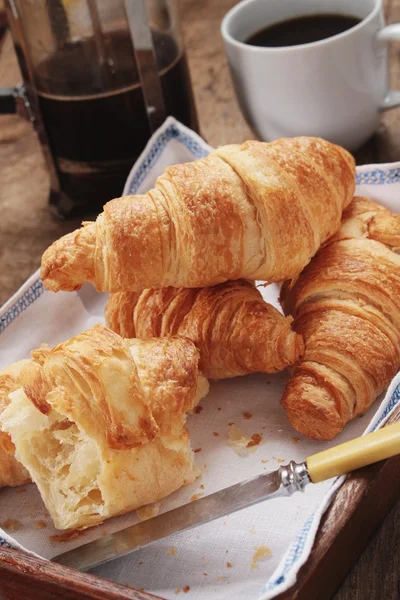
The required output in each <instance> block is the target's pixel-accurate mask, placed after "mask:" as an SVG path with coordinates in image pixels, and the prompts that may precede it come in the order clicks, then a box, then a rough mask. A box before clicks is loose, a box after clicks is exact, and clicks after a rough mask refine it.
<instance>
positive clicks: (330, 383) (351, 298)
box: [282, 198, 400, 439]
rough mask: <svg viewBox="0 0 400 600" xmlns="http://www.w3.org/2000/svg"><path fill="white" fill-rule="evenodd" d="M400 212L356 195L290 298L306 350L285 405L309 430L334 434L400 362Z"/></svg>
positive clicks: (287, 292) (319, 435)
mask: <svg viewBox="0 0 400 600" xmlns="http://www.w3.org/2000/svg"><path fill="white" fill-rule="evenodd" d="M399 248H400V215H394V214H392V213H391V212H389V211H388V210H387V209H385V208H383V207H382V206H380V205H379V204H376V203H375V202H372V201H370V200H368V199H366V198H355V199H354V200H353V202H352V203H351V204H350V206H349V207H348V209H347V210H346V211H345V213H344V215H343V223H342V227H341V229H340V231H339V232H338V234H337V235H336V236H335V237H334V238H333V239H332V240H331V241H330V242H329V243H328V244H327V245H326V246H325V247H324V248H322V249H321V250H320V251H319V253H318V254H317V255H316V256H315V258H314V259H313V260H312V261H311V263H310V264H309V265H308V266H307V267H306V268H305V269H304V271H303V273H302V274H301V275H300V277H299V278H298V280H297V281H296V282H295V284H294V286H293V287H292V288H291V287H290V285H288V284H285V285H284V287H283V290H282V300H283V304H284V307H285V311H286V312H290V313H291V314H293V316H294V318H295V322H294V325H295V329H296V331H297V332H298V333H301V334H302V335H303V336H304V342H305V353H304V355H303V357H302V359H301V360H300V363H299V364H298V365H297V366H296V368H295V371H294V373H293V375H292V377H291V378H290V380H289V382H288V384H287V387H286V390H285V393H284V396H283V399H282V404H283V406H284V408H285V410H286V414H287V416H288V418H289V421H290V422H291V424H292V425H293V426H294V427H295V428H296V429H297V430H298V431H301V432H302V433H304V434H305V435H307V436H309V437H312V438H316V439H332V438H333V437H335V435H337V434H338V433H339V432H340V431H341V430H342V429H343V427H344V426H345V424H346V423H347V422H348V421H349V420H350V419H353V418H354V417H355V416H357V415H362V414H363V413H364V412H365V411H366V410H367V409H368V408H369V406H370V405H371V404H372V402H373V401H374V400H375V399H376V398H377V396H378V395H379V394H380V393H381V392H382V391H383V390H384V389H385V388H386V387H387V385H388V384H389V382H390V380H391V379H392V378H393V376H394V375H395V373H396V371H397V370H398V368H399V366H400V256H399V254H398V249H399Z"/></svg>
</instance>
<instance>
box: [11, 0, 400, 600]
mask: <svg viewBox="0 0 400 600" xmlns="http://www.w3.org/2000/svg"><path fill="white" fill-rule="evenodd" d="M349 2H350V0H349ZM235 3H236V2H235V1H234V0H218V1H217V0H181V8H182V17H183V25H184V32H185V40H186V48H187V52H188V57H189V64H190V68H191V74H192V81H193V86H194V91H195V98H196V104H197V109H198V113H199V118H200V127H201V131H202V135H203V136H204V137H205V139H206V140H207V141H208V142H209V143H210V144H211V145H215V146H216V145H221V144H226V143H231V142H240V141H242V140H245V139H249V138H252V137H254V134H253V133H252V132H251V130H250V129H249V128H248V126H247V125H246V123H245V122H244V120H243V117H242V116H241V114H240V111H239V108H238V105H237V103H236V100H235V98H234V94H233V90H232V85H231V81H230V77H229V73H228V69H227V65H226V60H225V57H224V54H223V48H222V42H221V38H220V34H219V26H220V22H221V19H222V17H223V15H224V14H225V13H226V12H227V10H229V8H230V7H231V6H233V5H234V4H235ZM1 4H2V2H1V0H0V7H1ZM384 4H385V11H386V17H387V21H388V22H396V21H398V22H400V0H385V2H384ZM19 77H20V76H19V71H18V67H17V65H16V61H15V57H14V53H13V49H12V43H11V40H10V39H9V37H8V36H6V38H5V41H4V44H3V46H2V48H1V51H0V86H7V85H14V84H16V83H17V82H18V81H19ZM391 78H392V86H393V87H396V88H399V89H400V43H399V44H393V45H392V49H391ZM395 160H400V109H397V110H393V111H390V112H387V113H385V114H384V115H383V117H382V125H381V127H380V129H379V131H378V132H377V134H376V136H374V138H373V139H372V140H371V141H370V142H369V143H368V144H367V145H366V147H365V148H363V149H361V151H360V152H359V153H358V154H357V161H358V163H359V164H361V163H372V162H389V161H395ZM48 189H49V184H48V177H47V173H46V171H45V168H44V162H43V158H42V156H41V153H40V148H39V145H38V142H37V139H36V134H35V133H34V131H33V129H32V127H31V125H29V124H28V123H25V122H23V121H22V120H21V119H19V117H17V116H0V305H1V304H2V303H3V302H4V301H5V300H7V298H8V297H9V296H10V295H11V294H12V293H14V292H15V291H16V290H17V289H18V287H19V286H20V285H21V284H22V283H23V282H24V281H25V279H26V278H27V277H28V276H29V275H30V274H31V273H32V272H33V271H34V270H35V269H36V268H37V267H38V266H39V263H40V256H41V254H42V252H43V250H44V249H45V248H46V247H47V246H48V245H49V244H50V243H51V242H52V241H53V240H54V239H56V238H57V237H59V236H60V235H63V234H64V233H66V232H67V231H70V230H71V229H73V228H75V227H76V226H77V225H78V222H77V221H69V222H66V223H61V222H60V221H58V220H56V219H55V218H54V217H52V215H51V214H50V212H49V210H48V207H47V194H48ZM398 476H400V473H399V474H398ZM382 493H383V494H384V493H385V492H384V490H383V491H382ZM350 599H351V600H353V599H354V600H398V599H400V504H399V505H398V506H397V507H396V508H395V509H394V510H393V511H392V513H391V514H390V515H389V517H388V518H387V519H386V521H385V523H384V525H383V526H382V528H381V529H380V531H379V532H378V534H377V535H376V537H375V538H374V539H373V541H372V542H371V543H370V545H369V546H368V547H367V549H366V550H365V552H364V554H363V555H362V557H361V559H360V560H359V562H358V564H357V565H356V566H355V567H354V569H353V570H352V571H351V573H350V574H349V576H348V577H347V579H346V580H345V582H344V583H343V585H342V587H341V589H340V590H339V592H338V593H337V595H336V596H335V600H350ZM310 600H319V599H317V598H310ZM321 600H325V599H321Z"/></svg>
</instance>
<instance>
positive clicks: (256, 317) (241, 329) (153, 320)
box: [106, 280, 303, 379]
mask: <svg viewBox="0 0 400 600" xmlns="http://www.w3.org/2000/svg"><path fill="white" fill-rule="evenodd" d="M106 320H107V325H108V326H109V327H110V328H111V329H112V330H113V331H116V332H117V333H119V334H120V335H122V336H123V337H127V338H130V337H138V338H143V339H146V338H149V337H164V336H169V335H182V336H185V337H187V338H189V339H191V340H192V341H193V342H194V343H195V344H196V346H197V348H198V349H199V351H200V369H201V371H202V372H203V373H204V375H206V377H209V378H211V379H222V378H225V377H235V376H237V375H246V374H247V373H253V372H256V371H261V372H263V373H274V372H276V371H280V370H282V369H284V368H285V367H287V366H289V365H292V364H293V363H295V362H296V360H297V359H298V357H299V355H300V354H301V352H302V351H303V341H302V338H301V336H300V335H297V334H296V333H294V332H293V331H292V329H291V326H290V325H291V322H292V320H293V319H292V318H291V317H287V318H285V317H284V316H283V315H282V314H281V313H280V312H279V311H278V310H276V308H274V307H273V306H271V305H270V304H268V303H267V302H265V301H264V300H263V298H262V296H261V294H260V292H259V291H258V290H257V288H256V287H255V286H254V285H253V284H252V283H250V282H247V281H240V280H239V281H233V282H228V283H222V284H220V285H217V286H214V287H211V288H192V289H188V288H171V287H169V288H162V289H159V290H156V289H150V290H145V291H144V292H142V293H141V294H139V293H135V292H120V293H115V294H111V295H110V298H109V301H108V304H107V307H106Z"/></svg>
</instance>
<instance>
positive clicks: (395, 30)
mask: <svg viewBox="0 0 400 600" xmlns="http://www.w3.org/2000/svg"><path fill="white" fill-rule="evenodd" d="M377 40H378V42H382V43H383V44H388V43H389V42H396V41H397V42H400V23H393V24H392V25H387V27H384V28H383V29H381V30H380V31H379V33H378V35H377ZM396 106H400V91H397V90H389V91H388V93H387V94H386V97H385V98H384V100H383V102H382V104H381V106H380V107H379V109H380V110H381V111H384V110H388V109H389V108H395V107H396Z"/></svg>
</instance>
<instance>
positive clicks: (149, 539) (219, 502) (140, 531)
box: [52, 461, 310, 571]
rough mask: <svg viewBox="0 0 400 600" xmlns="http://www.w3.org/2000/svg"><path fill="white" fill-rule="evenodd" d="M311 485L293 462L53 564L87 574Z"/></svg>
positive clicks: (65, 555) (61, 557) (302, 468)
mask: <svg viewBox="0 0 400 600" xmlns="http://www.w3.org/2000/svg"><path fill="white" fill-rule="evenodd" d="M309 481H310V479H309V477H308V473H307V468H306V465H305V463H301V464H297V463H295V462H293V461H292V462H290V463H289V464H288V465H286V466H281V467H280V468H279V469H278V470H277V471H273V472H272V473H263V474H262V475H257V476H256V477H253V478H252V479H248V480H247V481H244V482H241V483H237V484H235V485H232V486H230V487H228V488H225V489H223V490H220V491H219V492H215V493H214V494H210V495H208V496H205V497H204V498H199V499H198V500H195V501H193V502H190V503H189V504H185V505H183V506H179V507H177V508H174V509H172V510H170V511H168V512H165V513H163V514H161V515H157V516H156V517H153V518H151V519H148V520H147V521H142V522H140V523H137V524H136V525H132V526H130V527H127V528H126V529H123V530H121V531H117V532H116V533H113V534H111V535H108V536H105V537H102V538H100V539H98V540H94V541H92V542H89V543H88V544H84V545H83V546H80V547H78V548H74V549H73V550H69V551H67V552H64V553H63V554H60V555H58V556H56V557H54V558H53V559H52V560H53V561H54V562H57V563H59V564H62V565H64V566H67V567H72V568H74V569H78V570H80V571H87V570H88V569H91V568H93V567H95V566H98V565H101V564H103V563H105V562H108V561H109V560H112V559H114V558H117V557H120V556H124V555H126V554H129V553H130V552H133V551H135V550H138V549H139V548H143V547H144V546H148V545H149V544H152V543H154V542H156V541H158V540H161V539H162V538H165V537H167V536H170V535H172V534H174V533H179V532H182V531H186V530H187V529H191V528H192V527H197V526H198V525H203V524H204V523H209V522H210V521H214V520H215V519H220V518H221V517H224V516H226V515H228V514H231V513H233V512H237V511H239V510H242V509H244V508H247V507H249V506H253V505H254V504H258V503H259V502H263V501H264V500H267V499H268V498H272V497H277V496H282V495H290V494H292V493H293V492H294V491H303V489H304V487H305V485H306V484H307V483H309Z"/></svg>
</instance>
